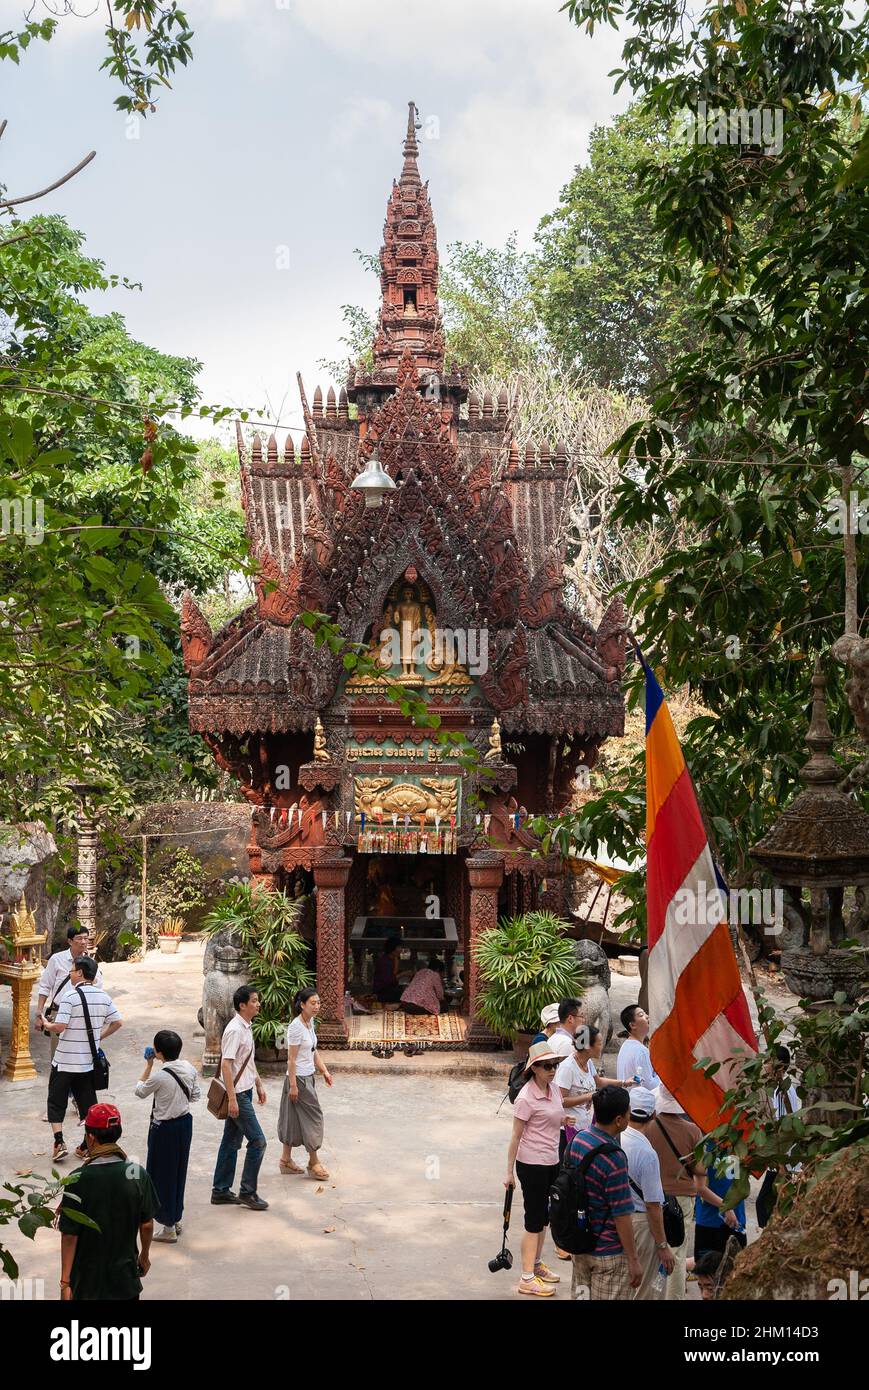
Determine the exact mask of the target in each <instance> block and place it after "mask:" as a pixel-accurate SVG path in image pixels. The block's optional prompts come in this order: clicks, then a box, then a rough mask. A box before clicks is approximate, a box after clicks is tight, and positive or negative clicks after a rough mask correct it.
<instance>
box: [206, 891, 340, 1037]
mask: <svg viewBox="0 0 869 1390" xmlns="http://www.w3.org/2000/svg"><path fill="white" fill-rule="evenodd" d="M303 907H304V904H303V903H302V902H301V901H300V900H299V899H296V898H287V897H285V896H284V894H283V893H272V892H266V891H263V890H259V889H258V890H257V891H256V892H254V891H253V889H252V888H251V886H250V884H248V883H233V884H230V886H229V887H228V888H227V890H226V892H225V893H224V894H223V895H222V896H221V897H220V898H219V899H218V901H217V902H216V903H215V905H214V907H213V908H212V910H211V912H209V913H208V916H207V917H205V919H204V920H203V923H202V927H203V930H204V931H205V932H207V933H208V935H209V936H214V935H216V934H217V933H218V932H225V931H226V932H230V931H231V932H234V933H235V935H236V937H237V938H238V941H239V944H240V946H241V950H242V954H243V958H244V964H245V968H246V970H247V972H248V977H249V979H250V983H251V986H252V987H253V988H254V989H256V990H257V991H258V993H259V997H260V1001H261V1004H262V1007H261V1008H260V1011H259V1013H258V1015H257V1017H256V1018H255V1019H254V1021H253V1033H254V1037H255V1039H256V1041H257V1042H258V1043H261V1044H263V1045H265V1046H267V1047H276V1046H277V1045H278V1035H279V1033H280V1032H282V1031H283V1030H284V1029H285V1028H286V1026H287V1024H288V1023H289V1021H290V1019H291V1017H292V1012H293V999H294V997H295V995H296V994H297V993H298V991H299V990H300V989H305V988H306V987H307V986H308V985H313V984H314V983H315V980H314V975H313V972H312V971H311V970H309V969H308V965H307V958H308V945H307V942H306V941H305V940H304V938H303V937H301V936H300V935H299V933H298V932H297V931H296V926H297V925H298V922H299V918H300V917H301V915H302V911H303Z"/></svg>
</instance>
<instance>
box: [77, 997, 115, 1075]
mask: <svg viewBox="0 0 869 1390" xmlns="http://www.w3.org/2000/svg"><path fill="white" fill-rule="evenodd" d="M75 992H76V994H77V995H78V997H79V999H80V1000H81V1007H82V1013H83V1014H84V1026H85V1028H86V1029H87V1035H88V1042H89V1043H90V1048H91V1056H92V1057H93V1059H94V1066H93V1074H94V1090H95V1091H107V1090H108V1089H109V1059H108V1057H107V1056H106V1054H105V1053H104V1052H103V1049H102V1048H101V1047H97V1045H96V1043H95V1042H94V1030H93V1028H92V1027H91V1016H90V1010H89V1009H88V1001H87V999H86V998H85V993H84V990H83V989H82V987H81V985H76V987H75Z"/></svg>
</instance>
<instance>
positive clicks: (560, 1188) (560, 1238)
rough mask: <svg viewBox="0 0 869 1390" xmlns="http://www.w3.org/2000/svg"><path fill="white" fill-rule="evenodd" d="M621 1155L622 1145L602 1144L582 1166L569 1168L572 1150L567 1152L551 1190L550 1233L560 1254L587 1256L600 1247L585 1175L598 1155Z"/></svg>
mask: <svg viewBox="0 0 869 1390" xmlns="http://www.w3.org/2000/svg"><path fill="white" fill-rule="evenodd" d="M618 1152H620V1150H619V1145H618V1144H598V1146H597V1148H596V1149H589V1151H588V1153H587V1154H584V1155H583V1157H582V1158H581V1159H580V1161H579V1163H577V1164H570V1165H569V1166H568V1162H567V1160H568V1157H569V1154H570V1150H569V1149H567V1150H566V1151H565V1154H564V1158H563V1160H562V1164H561V1171H560V1173H559V1174H558V1177H557V1178H556V1179H555V1182H554V1183H553V1184H552V1186H551V1187H550V1189H549V1229H550V1230H551V1232H552V1239H553V1240H554V1241H555V1244H556V1245H557V1246H558V1248H559V1249H560V1250H566V1251H567V1252H568V1254H570V1255H587V1254H589V1253H590V1252H591V1251H592V1250H593V1249H594V1247H595V1246H596V1245H597V1235H596V1234H595V1232H594V1231H593V1230H592V1228H591V1214H590V1212H589V1209H588V1190H587V1188H586V1184H585V1175H586V1171H587V1169H588V1166H589V1164H590V1163H591V1162H592V1160H593V1159H595V1158H597V1156H598V1154H614V1153H618Z"/></svg>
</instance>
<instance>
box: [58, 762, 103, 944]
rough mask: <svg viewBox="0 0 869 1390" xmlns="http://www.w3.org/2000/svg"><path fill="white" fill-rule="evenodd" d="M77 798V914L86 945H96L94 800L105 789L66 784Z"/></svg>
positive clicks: (96, 836)
mask: <svg viewBox="0 0 869 1390" xmlns="http://www.w3.org/2000/svg"><path fill="white" fill-rule="evenodd" d="M67 785H68V786H69V788H70V790H71V791H74V792H75V793H76V795H77V796H78V799H79V816H78V831H77V834H76V840H77V843H78V875H77V884H76V887H77V890H78V903H77V913H78V920H79V922H80V923H81V925H82V926H83V927H84V928H86V930H87V933H88V946H89V948H90V949H91V950H93V949H94V947H95V946H96V930H97V867H98V866H97V851H98V847H99V832H98V830H97V821H96V815H95V811H94V805H93V803H94V800H95V799H96V798H97V797H98V796H99V795H100V794H101V793H102V792H104V791H105V790H106V788H105V787H104V786H102V785H101V784H100V783H98V782H70V783H68V784H67Z"/></svg>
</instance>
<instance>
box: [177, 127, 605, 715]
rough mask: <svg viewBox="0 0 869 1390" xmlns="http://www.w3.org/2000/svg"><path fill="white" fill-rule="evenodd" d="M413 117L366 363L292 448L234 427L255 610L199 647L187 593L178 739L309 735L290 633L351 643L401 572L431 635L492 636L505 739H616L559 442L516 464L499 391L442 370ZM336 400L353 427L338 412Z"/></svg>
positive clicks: (487, 692)
mask: <svg viewBox="0 0 869 1390" xmlns="http://www.w3.org/2000/svg"><path fill="white" fill-rule="evenodd" d="M414 118H415V108H414V107H413V105H412V104H411V110H410V115H409V118H408V129H407V136H406V139H405V143H404V164H403V168H402V172H401V177H400V179H399V181H398V182H397V183H394V184H393V188H392V193H391V195H390V198H389V202H388V205H387V216H386V224H385V229H384V245H383V248H382V250H381V256H380V264H381V286H382V303H381V310H380V318H379V324H378V330H377V334H376V337H375V340H374V350H373V365H372V366H371V368H370V369H366V368H364V367H362V366H361V365H360V366H358V367H356V368H354V369H353V370H352V371H351V374H350V378H349V380H348V383H347V386H346V387H345V388H342V389H341V390H340V391H339V392H338V394H337V395H336V393H335V391H334V389H332V388H330V389H329V390H328V391H327V394H326V397H325V400H324V398H323V395H322V393H321V391H320V389H319V387H318V388H317V390H316V391H315V392H314V394H313V398H312V400H311V403H310V405H309V403H308V400H307V397H306V394H305V391H304V388H303V387H302V384H301V381H300V393H301V399H302V408H303V412H304V417H305V423H306V434H305V436H304V438H303V439H302V441H301V447H300V450H299V452H298V453H296V452H295V451H294V447H293V444H292V441H291V440H288V441H287V443H286V445H285V448H284V451H283V452H280V451H279V449H278V445H277V441H276V439H275V436H274V435H271V436H270V437H269V438H268V439H267V440H263V439H262V438H261V437H260V436H259V435H255V436H254V438H253V440H252V442H251V443H250V444H248V443H246V442H245V439H244V436H243V433H242V430H241V427H240V426H239V428H238V453H239V466H240V470H241V482H242V505H243V509H244V516H245V525H246V528H247V535H248V538H249V541H250V547H251V552H252V554H253V556H254V558H255V559H256V561H257V562H258V565H259V571H260V579H259V581H258V582H257V585H256V602H255V603H253V604H251V606H250V607H249V608H247V609H246V610H245V611H244V612H243V613H242V614H240V615H239V616H238V617H237V618H234V619H233V620H232V621H231V622H230V623H228V624H227V625H226V626H225V627H224V628H223V629H222V630H221V631H220V632H218V633H217V634H213V633H212V632H211V630H210V628H209V626H208V624H207V622H206V621H205V619H204V617H203V616H202V614H201V613H200V611H199V609H198V608H197V606H196V604H195V602H194V600H193V598H192V597H191V596H190V595H189V594H186V595H185V597H184V602H183V608H182V621H181V634H182V647H183V651H184V660H185V664H186V666H187V670H188V673H189V676H190V687H189V705H190V724H191V728H192V729H194V730H198V731H200V732H202V733H203V734H206V735H218V734H220V733H223V732H229V733H232V734H235V735H243V734H244V733H246V732H256V731H272V732H278V731H285V730H309V729H311V728H312V727H313V724H314V720H315V718H316V717H317V715H318V714H320V713H322V712H324V711H325V710H326V709H327V708H329V707H330V706H331V705H332V703H333V702H334V701H335V700H336V699H340V693H341V692H340V687H341V677H342V674H343V667H342V663H341V661H340V659H339V658H336V657H335V656H333V654H332V653H331V652H330V651H329V650H328V648H316V649H315V647H314V644H313V640H312V637H311V634H310V632H309V631H308V630H307V629H306V628H304V627H303V626H302V625H301V624H296V625H295V626H291V624H292V623H293V619H294V618H295V617H296V616H297V615H298V614H299V613H300V612H302V611H304V610H306V609H316V610H319V611H321V612H325V613H327V614H329V615H330V617H331V618H333V619H334V620H336V621H337V622H338V623H339V625H340V627H341V629H342V631H343V632H344V633H345V634H346V636H347V637H348V638H351V639H352V640H354V641H363V640H365V639H366V638H367V636H368V634H369V633H370V630H371V627H372V623H373V622H374V621H375V620H376V618H377V617H378V615H380V614H381V613H382V611H383V604H384V601H385V598H386V595H387V593H388V591H389V589H390V587H391V586H392V585H393V584H394V583H395V581H396V580H397V579H398V578H399V577H400V576H401V575H402V574H403V573H404V572H405V571H406V570H407V569H408V567H413V568H414V569H415V570H416V571H417V572H418V573H419V574H420V575H421V576H423V577H424V579H425V582H426V583H427V584H428V586H429V587H430V589H431V592H432V594H433V596H434V599H435V603H436V606H437V615H438V622H439V624H440V625H441V626H443V627H449V628H452V629H462V628H464V629H468V628H480V629H487V630H488V633H489V663H490V665H489V670H488V671H487V672H486V673H485V674H484V675H482V676H481V677H480V681H479V684H480V689H481V692H482V700H481V702H482V703H483V704H484V705H485V707H486V708H485V710H484V711H483V713H484V715H485V714H486V713H488V715H489V717H490V718H491V715H492V713H493V712H494V713H497V715H498V718H499V720H500V721H501V725H502V727H503V728H504V729H505V731H506V732H511V731H512V732H515V733H517V734H519V733H521V732H522V731H528V732H539V733H548V734H551V735H555V736H560V735H564V734H571V733H575V734H580V735H584V736H586V737H588V738H589V739H591V740H593V741H596V742H600V741H601V740H602V739H603V738H605V737H607V735H610V734H620V733H621V732H622V731H623V700H622V695H621V688H620V681H621V673H622V669H623V666H624V654H625V653H624V632H623V622H624V617H623V611H622V607H621V604H620V602H619V601H618V600H616V601H614V602H613V603H612V604H611V605H610V608H609V609H608V611H607V613H606V614H605V615H604V618H603V620H602V622H601V624H600V626H599V627H598V629H597V630H595V629H594V628H593V627H592V626H591V625H590V624H589V623H588V622H586V621H585V619H584V618H583V617H582V616H581V615H580V614H579V613H578V612H577V611H575V610H574V609H572V608H570V607H569V606H568V605H567V603H566V601H565V597H564V561H565V553H566V521H567V494H568V488H569V460H568V458H567V454H566V451H565V448H564V446H563V445H562V444H560V443H555V444H550V445H544V446H542V447H541V448H540V449H539V450H538V451H537V452H535V451H533V450H531V449H530V448H529V449H527V450H526V451H525V452H524V453H523V454H521V455H520V452H519V450H518V449H517V446H516V442H515V439H514V435H513V416H512V410H511V406H510V402H509V398H508V394H507V392H506V390H504V391H502V392H501V394H500V395H499V396H498V397H497V398H494V397H492V396H491V395H489V394H488V393H487V394H486V395H485V396H484V397H483V398H482V399H480V398H479V397H478V396H476V395H474V394H471V395H469V394H468V386H467V374H466V372H465V371H464V370H463V369H461V368H452V367H451V368H450V369H449V370H447V369H445V364H444V335H443V328H442V324H441V317H440V309H439V305H438V299H437V288H438V258H437V242H436V236H435V228H434V221H433V217H432V211H431V205H430V202H429V198H428V190H427V186H426V185H424V184H423V183H422V180H421V178H420V174H419V168H418V163H417V158H418V148H417V142H416V131H415V119H414ZM351 403H352V405H353V407H354V408H355V418H351ZM375 450H376V452H377V455H378V457H379V459H380V461H381V464H382V466H383V468H384V469H385V470H386V472H387V473H389V475H390V476H391V477H392V478H393V480H394V481H395V482H396V483H397V484H398V486H397V488H396V490H395V492H394V493H391V494H389V495H388V496H387V497H386V498H385V499H384V502H383V505H382V506H381V507H380V508H379V509H377V510H368V511H366V510H365V508H364V503H363V499H362V497H361V495H360V494H359V493H358V492H353V491H351V487H350V485H351V483H352V481H353V479H354V477H355V476H356V475H357V474H358V472H359V471H360V469H361V468H362V467H363V466H364V464H365V462H366V461H367V459H368V458H369V457H370V456H371V455H372V454H373V453H374V451H375Z"/></svg>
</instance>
